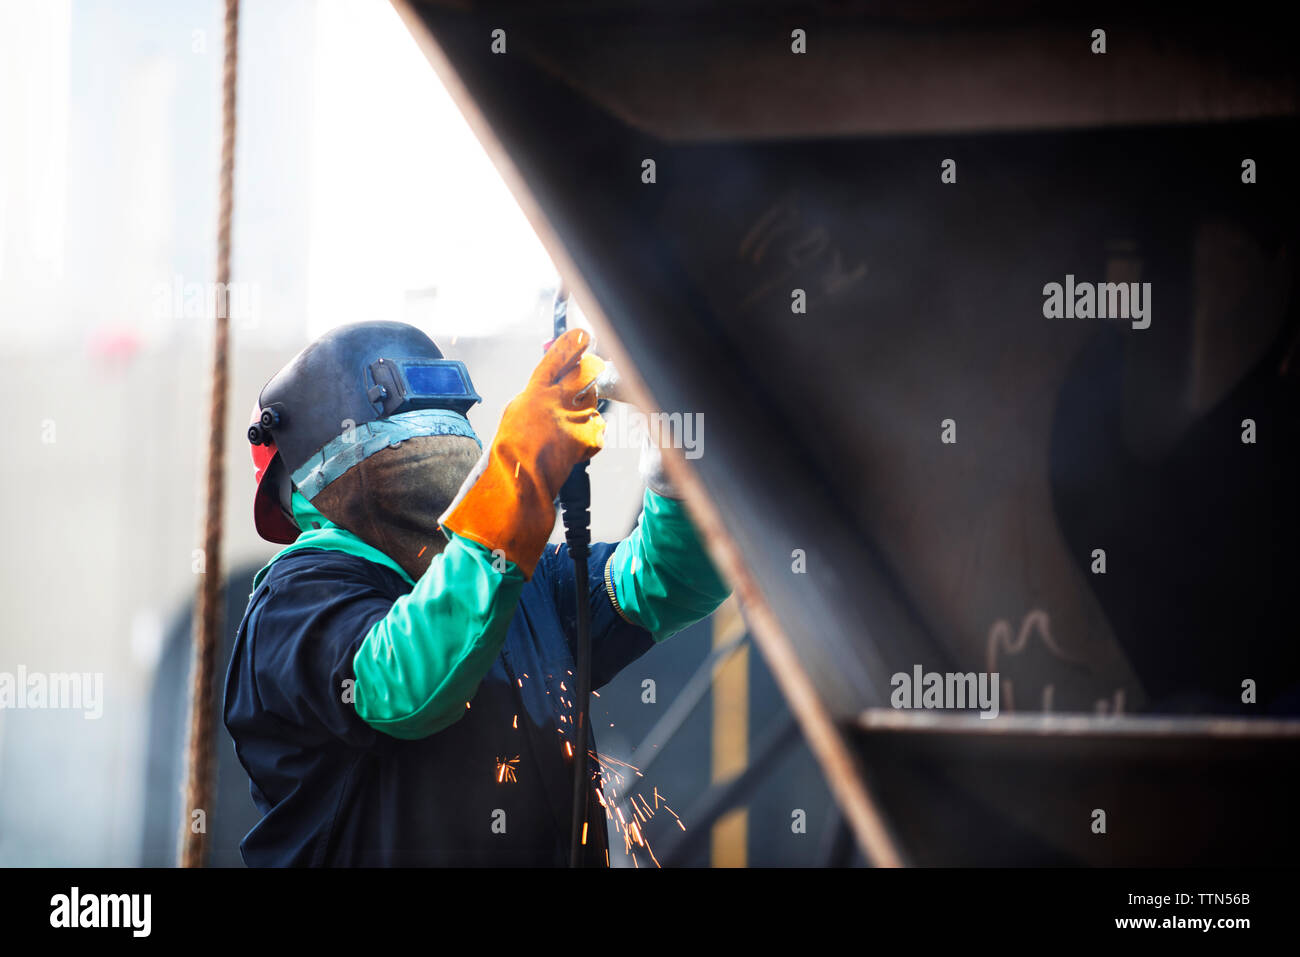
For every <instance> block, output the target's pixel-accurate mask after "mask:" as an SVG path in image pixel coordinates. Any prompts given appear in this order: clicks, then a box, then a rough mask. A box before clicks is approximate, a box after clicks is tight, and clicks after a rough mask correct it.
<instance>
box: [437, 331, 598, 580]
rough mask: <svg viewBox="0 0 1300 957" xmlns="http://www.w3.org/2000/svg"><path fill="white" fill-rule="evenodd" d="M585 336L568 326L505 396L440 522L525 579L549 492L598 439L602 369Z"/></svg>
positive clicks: (551, 514)
mask: <svg viewBox="0 0 1300 957" xmlns="http://www.w3.org/2000/svg"><path fill="white" fill-rule="evenodd" d="M589 345H591V334H590V333H588V332H587V331H586V330H583V329H570V330H569V331H568V332H566V333H565V334H564V335H562V336H560V337H559V338H558V339H556V340H555V342H554V343H553V344H552V345H551V347H550V349H549V350H547V352H546V355H545V356H543V357H542V361H541V362H539V363H538V364H537V368H536V369H534V370H533V374H532V377H531V378H530V379H529V380H528V385H527V386H526V387H525V388H524V391H523V392H521V393H519V395H517V396H515V397H514V398H513V399H511V400H510V404H509V405H507V406H506V409H505V412H504V413H502V415H501V425H500V427H498V429H497V434H496V436H495V437H494V438H493V440H492V445H491V446H490V447H489V448H488V449H487V451H486V452H484V454H483V457H482V458H480V459H479V461H478V464H477V465H476V466H475V467H474V471H472V472H471V473H470V474H469V477H468V478H466V479H465V484H464V485H462V486H461V490H460V493H459V494H458V495H457V496H456V500H455V501H454V502H452V504H451V507H449V508H448V509H447V511H446V513H444V515H443V516H442V518H441V519H440V523H441V525H442V527H443V528H444V529H446V530H448V531H450V532H453V533H455V534H456V535H460V536H461V537H463V538H469V539H472V540H473V541H476V542H478V543H479V544H480V545H483V546H485V547H487V548H490V549H493V550H496V549H501V551H502V552H504V554H505V557H506V558H507V559H508V560H510V561H512V562H514V563H515V564H516V565H518V566H519V568H520V570H521V571H522V572H523V574H524V577H525V578H531V577H532V574H533V569H534V568H536V567H537V562H538V561H539V560H540V559H541V557H542V551H543V549H545V548H546V540H547V539H548V538H549V537H550V535H551V529H552V528H554V526H555V497H556V496H557V495H558V494H559V493H560V486H561V485H563V484H564V480H565V479H567V478H568V477H569V472H571V471H572V470H573V466H575V465H577V464H578V463H579V462H582V461H585V460H586V459H589V458H591V457H592V456H593V455H595V454H596V453H597V452H598V451H600V449H601V447H602V445H603V443H604V434H605V420H604V419H603V418H601V415H600V413H599V412H597V411H596V399H597V396H596V389H595V388H594V387H593V381H594V380H595V378H596V376H598V375H599V374H600V372H601V370H602V369H603V368H604V365H605V364H604V363H603V362H602V361H601V360H600V359H599V358H597V357H596V356H594V355H583V353H584V352H585V351H586V349H587V347H588V346H589Z"/></svg>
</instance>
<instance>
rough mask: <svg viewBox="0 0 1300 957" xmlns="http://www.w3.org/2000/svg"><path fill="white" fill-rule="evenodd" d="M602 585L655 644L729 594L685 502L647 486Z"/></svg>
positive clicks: (617, 605) (675, 632)
mask: <svg viewBox="0 0 1300 957" xmlns="http://www.w3.org/2000/svg"><path fill="white" fill-rule="evenodd" d="M605 585H606V588H607V590H609V591H610V598H611V599H612V600H613V602H614V607H616V608H617V609H618V610H619V613H620V614H622V616H623V617H624V618H625V619H627V620H628V621H630V622H632V624H634V625H639V626H640V627H642V628H644V629H645V630H646V631H648V632H650V634H651V635H652V636H653V637H654V640H655V641H657V642H658V641H663V640H664V639H665V638H670V637H672V636H673V635H675V634H677V632H679V631H681V630H682V629H683V628H685V627H687V626H688V625H693V624H694V623H695V622H697V621H699V620H700V619H701V618H704V617H706V616H707V615H709V614H710V613H711V612H712V611H713V610H714V609H715V608H717V607H718V606H719V605H721V604H722V602H723V601H724V600H725V599H726V597H727V595H729V594H730V593H731V589H730V588H728V587H727V584H726V583H725V582H724V581H723V580H722V577H721V576H720V575H719V574H718V572H717V569H715V568H714V567H713V563H712V562H711V561H710V560H709V556H708V553H706V552H705V550H704V545H703V544H702V543H701V542H700V538H699V535H698V534H697V533H696V531H695V526H694V525H693V524H692V523H691V520H690V517H689V516H688V515H687V514H686V507H685V505H683V503H681V502H679V501H677V500H676V499H671V498H664V497H663V496H662V495H659V494H657V493H656V492H652V491H651V490H650V489H646V491H645V498H644V503H643V505H642V508H641V522H640V524H639V525H637V527H636V529H635V531H633V532H632V534H631V535H629V536H628V537H627V538H625V539H623V541H621V542H619V543H618V547H617V548H615V549H614V554H612V555H611V556H609V562H608V564H607V565H606V567H605Z"/></svg>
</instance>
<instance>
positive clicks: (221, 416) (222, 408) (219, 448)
mask: <svg viewBox="0 0 1300 957" xmlns="http://www.w3.org/2000/svg"><path fill="white" fill-rule="evenodd" d="M225 28H226V29H225V60H224V64H223V69H222V75H221V173H220V187H219V190H220V198H219V200H218V202H219V206H218V211H217V283H218V286H217V289H218V290H223V289H225V290H228V288H229V285H230V220H231V212H232V208H233V206H234V178H235V85H236V83H235V81H236V77H237V70H238V61H239V44H238V39H239V0H226V18H225ZM223 298H224V301H225V303H226V306H227V308H216V309H215V312H216V316H215V327H214V333H215V334H214V342H213V354H212V392H211V396H210V401H209V419H208V472H207V488H206V493H205V495H206V503H205V509H204V530H203V560H204V564H203V572H202V573H201V574H200V575H199V591H198V602H197V607H196V609H195V615H194V666H193V671H192V672H191V682H192V683H191V688H192V692H191V709H190V734H189V749H188V755H187V764H188V768H189V772H188V776H187V779H186V782H185V800H184V807H183V809H182V810H183V816H184V820H183V822H182V825H181V866H182V867H202V866H203V865H204V864H205V863H206V862H207V849H208V840H207V837H208V835H207V816H208V813H209V812H210V811H211V810H212V799H213V794H214V790H213V783H214V781H213V779H214V776H215V775H214V774H213V767H212V765H213V761H212V754H213V750H214V749H213V746H212V737H213V726H214V725H215V723H216V720H215V718H216V714H215V711H216V695H215V693H214V688H213V681H214V678H215V671H216V656H217V635H218V634H219V632H220V629H221V626H222V620H221V619H222V614H221V612H222V607H221V535H222V522H221V505H222V499H223V496H224V494H225V482H224V481H223V478H224V474H223V473H224V469H225V441H226V392H227V387H228V378H229V356H228V351H229V345H230V319H229V316H228V312H229V308H228V307H229V302H230V298H229V294H228V293H227V295H226V296H225V297H222V296H221V295H219V294H218V295H217V296H216V297H214V305H218V304H220V303H221V302H222V301H223ZM195 811H202V812H203V813H202V815H201V818H202V821H201V825H200V823H199V822H198V821H196V820H195V815H194V812H195Z"/></svg>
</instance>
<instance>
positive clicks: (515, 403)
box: [224, 322, 728, 866]
mask: <svg viewBox="0 0 1300 957" xmlns="http://www.w3.org/2000/svg"><path fill="white" fill-rule="evenodd" d="M590 338H591V337H590V334H589V333H587V332H586V331H584V330H581V329H572V330H569V331H568V332H566V333H565V334H564V335H562V336H560V337H559V338H558V339H557V340H556V341H555V342H554V343H553V345H552V346H551V347H550V349H549V350H548V351H547V352H546V353H545V354H544V355H543V357H542V359H541V361H540V363H539V364H538V365H537V367H536V369H535V370H534V372H533V374H532V376H531V378H530V379H529V381H528V383H527V385H526V386H525V387H524V389H523V391H522V392H521V393H520V394H519V395H517V396H516V397H515V398H514V399H513V400H512V401H511V402H510V403H509V404H508V405H507V406H506V408H505V411H504V413H503V414H502V417H501V422H500V425H499V427H498V429H497V432H496V435H495V437H494V439H493V441H492V442H491V443H490V444H489V445H488V446H487V447H486V448H483V447H482V445H481V443H480V441H479V439H478V436H477V435H476V434H475V432H474V430H473V428H472V427H471V426H470V423H469V420H468V418H467V413H468V411H469V409H470V407H471V406H473V405H474V404H475V403H477V402H478V401H479V396H478V394H477V393H476V392H475V391H474V387H473V385H472V384H471V381H470V377H469V373H468V370H467V369H466V368H465V366H464V364H463V363H460V362H458V361H454V360H448V359H446V358H444V357H443V354H442V352H441V351H440V350H439V349H438V347H437V346H436V345H435V344H434V343H433V341H432V340H431V339H429V338H428V336H426V335H425V334H424V333H422V332H421V331H420V330H418V329H416V328H414V327H413V326H409V325H406V324H404V323H395V322H365V323H354V324H351V325H346V326H342V327H339V328H337V329H335V330H333V331H331V332H329V333H327V334H326V335H325V336H323V337H321V338H320V339H318V340H317V341H315V342H313V343H312V344H311V345H309V346H308V347H307V348H306V349H304V350H303V351H302V352H300V353H299V354H298V355H297V356H296V357H294V358H293V359H292V360H291V361H290V362H289V363H288V364H287V365H286V366H285V367H284V368H283V369H282V370H281V371H280V372H279V373H277V374H276V375H275V376H274V377H272V379H271V380H270V381H269V382H268V383H267V384H266V386H265V387H264V388H263V389H262V392H261V394H260V396H259V397H258V401H257V403H256V406H255V408H254V410H253V420H252V422H251V424H250V426H249V432H248V435H249V441H250V443H251V448H252V454H253V461H254V466H255V472H256V480H257V491H256V494H255V498H254V508H253V513H254V521H255V524H256V527H257V530H258V532H259V534H260V535H261V536H262V537H263V538H265V539H267V540H269V541H273V542H277V543H281V544H284V545H285V547H284V548H283V549H282V550H281V551H280V552H279V553H278V554H276V556H275V557H274V558H273V559H272V560H271V562H270V563H269V564H268V565H267V566H266V567H264V568H263V569H262V570H261V571H259V572H258V573H257V575H256V576H255V578H254V581H253V591H252V594H251V595H250V597H249V603H248V608H247V610H246V612H245V614H244V618H243V621H242V622H241V623H240V626H239V631H238V634H237V636H236V640H235V646H234V650H233V652H232V657H231V661H230V668H229V673H228V675H227V679H226V690H225V701H224V719H225V725H226V728H227V729H228V730H229V732H230V734H231V736H232V737H233V739H234V743H235V750H236V753H237V754H238V756H239V760H240V762H241V763H242V764H243V766H244V768H245V770H247V772H248V775H249V779H250V790H251V793H252V798H253V801H254V803H255V804H256V806H257V809H258V810H259V812H260V813H261V815H262V818H261V820H260V821H259V823H258V824H257V825H256V826H255V827H254V828H253V829H252V830H251V831H250V832H249V833H248V835H247V836H246V837H245V838H244V840H243V841H242V843H241V845H240V847H241V851H242V853H243V857H244V860H245V861H246V862H247V863H248V864H249V865H254V866H265V865H273V866H275V865H309V866H316V865H361V866H387V865H467V866H477V865H523V866H561V865H564V864H566V863H568V862H569V835H570V816H571V811H572V808H573V806H574V800H573V790H572V781H571V777H572V774H573V771H572V768H573V765H572V761H573V755H574V753H575V749H577V748H586V749H589V753H591V752H594V750H595V739H594V735H593V734H592V731H591V729H590V727H587V728H584V729H582V731H581V732H579V731H578V730H577V729H575V727H574V721H573V715H574V712H575V710H576V709H575V702H574V697H575V691H574V679H573V673H574V670H575V662H574V642H575V634H574V632H575V621H576V617H577V611H576V607H577V606H576V602H578V601H585V602H586V603H587V604H588V607H589V616H590V637H591V648H592V653H591V682H592V687H593V688H597V689H598V688H600V687H601V686H602V685H603V684H605V683H606V682H608V681H609V680H610V679H612V678H613V677H614V676H615V675H616V674H617V673H618V672H619V671H620V670H621V669H622V668H624V667H625V666H626V665H628V664H629V663H630V662H632V661H634V660H635V659H637V658H638V657H640V656H641V655H642V654H644V653H645V652H646V651H647V650H649V649H650V648H651V647H653V645H654V644H655V643H656V642H659V641H663V640H664V639H666V638H668V637H669V636H671V635H673V634H676V633H677V632H679V631H681V630H682V629H684V628H686V627H687V626H689V625H690V624H692V623H694V622H696V621H698V620H700V619H701V618H703V617H705V616H706V615H708V614H709V613H710V612H711V611H713V609H714V608H716V607H717V605H718V604H720V603H721V602H722V600H723V599H724V598H725V597H726V595H727V591H728V590H727V587H726V585H725V584H724V583H723V581H722V580H721V578H720V577H719V575H718V574H717V571H716V570H715V569H714V567H713V566H712V564H711V563H710V561H709V559H708V557H707V555H706V553H705V551H704V548H703V547H702V544H701V542H700V540H699V537H698V535H697V533H696V531H695V529H694V528H693V526H692V524H691V522H690V520H689V518H688V516H687V514H686V512H685V510H684V507H683V505H682V502H681V501H680V500H679V498H678V497H677V495H676V493H675V491H674V489H673V488H672V486H671V484H670V483H669V482H668V480H667V478H666V476H665V474H664V471H663V467H662V459H661V458H660V457H659V455H658V452H657V450H656V449H655V448H654V447H653V446H647V447H646V448H645V449H644V450H643V454H642V469H641V471H642V474H643V477H644V479H645V483H646V488H645V491H644V494H643V505H642V512H641V517H640V521H639V523H638V525H637V527H636V528H635V530H634V531H633V532H632V534H631V535H629V536H628V537H627V538H625V539H624V540H622V541H620V542H617V543H602V544H594V545H592V546H591V554H590V557H589V559H588V563H587V569H588V580H589V582H590V585H589V587H588V589H587V593H586V594H585V595H581V596H578V595H575V593H574V577H575V576H574V569H573V565H572V562H571V561H570V558H569V555H568V550H567V546H565V545H560V546H551V547H548V546H547V541H548V539H549V537H550V535H551V531H552V529H553V527H554V525H555V515H556V511H555V504H554V502H555V498H556V495H557V494H558V492H559V490H560V487H561V485H562V484H563V483H564V480H565V479H566V477H568V475H569V473H570V471H571V470H572V468H573V467H574V466H575V465H576V464H578V463H580V462H583V461H586V460H587V459H590V458H591V457H592V456H594V455H595V454H596V452H597V451H599V450H600V448H601V447H602V442H603V430H604V421H603V418H602V416H601V415H600V414H599V412H598V411H597V400H598V397H599V389H598V388H597V386H596V379H597V377H598V376H599V374H600V373H601V371H602V368H603V363H602V361H601V360H600V359H599V358H598V357H596V356H595V355H593V354H591V353H590V352H589V351H588V347H589V345H590ZM598 786H599V774H598V773H593V788H595V787H598ZM591 806H592V807H593V808H594V809H595V810H596V811H597V812H599V813H598V814H593V815H592V817H591V822H590V823H591V826H590V827H589V828H588V829H587V832H586V833H587V835H588V836H587V838H586V840H585V843H584V844H583V848H582V853H583V855H584V863H587V864H591V865H597V866H606V865H607V864H608V853H607V846H606V838H605V811H604V810H603V808H602V807H601V805H600V803H599V799H597V800H593V801H592V804H591Z"/></svg>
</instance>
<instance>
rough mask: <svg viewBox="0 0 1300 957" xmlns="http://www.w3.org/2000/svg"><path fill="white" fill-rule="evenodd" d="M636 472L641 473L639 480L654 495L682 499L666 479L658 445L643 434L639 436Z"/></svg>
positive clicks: (666, 475)
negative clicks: (639, 446)
mask: <svg viewBox="0 0 1300 957" xmlns="http://www.w3.org/2000/svg"><path fill="white" fill-rule="evenodd" d="M637 471H638V472H640V473H641V480H642V481H643V482H645V484H646V488H648V489H650V490H651V491H652V492H654V493H655V494H657V495H662V496H663V497H664V498H673V499H680V498H683V497H684V496H683V495H682V493H681V491H680V490H679V489H678V488H677V486H676V485H674V484H673V483H672V480H671V479H670V478H669V477H668V472H667V470H666V469H665V468H664V456H663V453H662V452H661V451H660V450H659V443H658V442H656V441H655V440H654V439H652V438H650V436H649V435H648V434H644V433H643V434H642V435H641V458H640V460H639V461H638V462H637Z"/></svg>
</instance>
